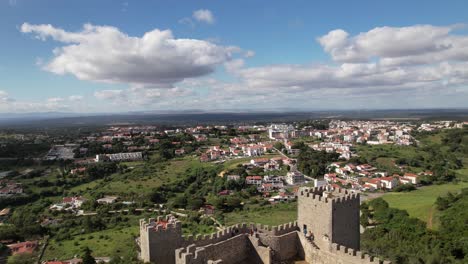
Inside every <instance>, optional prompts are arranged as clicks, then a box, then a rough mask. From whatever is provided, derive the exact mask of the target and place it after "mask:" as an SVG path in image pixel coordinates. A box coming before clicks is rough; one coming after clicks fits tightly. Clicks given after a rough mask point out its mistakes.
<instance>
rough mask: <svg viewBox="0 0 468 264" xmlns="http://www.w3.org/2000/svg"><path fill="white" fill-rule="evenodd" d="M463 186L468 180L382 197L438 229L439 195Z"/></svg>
mask: <svg viewBox="0 0 468 264" xmlns="http://www.w3.org/2000/svg"><path fill="white" fill-rule="evenodd" d="M463 188H468V183H467V182H461V183H458V184H453V183H447V184H442V185H432V186H426V187H423V188H421V189H418V190H416V191H412V192H409V193H406V192H400V193H396V192H395V193H387V194H385V195H384V196H382V198H383V199H384V200H385V201H387V202H388V203H389V205H390V207H394V208H398V209H402V210H406V211H408V213H409V215H410V216H411V217H416V218H419V219H421V220H422V221H424V222H426V223H428V227H429V228H432V229H437V226H438V220H437V210H436V209H435V207H434V203H435V201H436V199H437V197H439V196H441V195H445V194H446V193H448V192H458V191H460V190H461V189H463Z"/></svg>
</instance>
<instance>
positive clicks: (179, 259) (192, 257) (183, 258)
mask: <svg viewBox="0 0 468 264" xmlns="http://www.w3.org/2000/svg"><path fill="white" fill-rule="evenodd" d="M175 254H176V263H192V264H198V263H200V264H201V263H203V262H204V259H205V258H206V252H205V248H202V247H201V248H200V247H198V248H197V246H196V245H195V244H192V245H189V246H187V247H186V248H179V249H176V251H175Z"/></svg>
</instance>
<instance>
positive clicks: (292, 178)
mask: <svg viewBox="0 0 468 264" xmlns="http://www.w3.org/2000/svg"><path fill="white" fill-rule="evenodd" d="M286 182H287V183H288V184H290V185H294V184H301V183H304V182H305V178H304V174H302V173H300V172H299V171H290V172H288V173H287V174H286Z"/></svg>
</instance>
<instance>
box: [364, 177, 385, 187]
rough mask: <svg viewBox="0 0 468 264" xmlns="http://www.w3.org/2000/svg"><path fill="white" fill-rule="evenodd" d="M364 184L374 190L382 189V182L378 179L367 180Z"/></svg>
mask: <svg viewBox="0 0 468 264" xmlns="http://www.w3.org/2000/svg"><path fill="white" fill-rule="evenodd" d="M366 184H367V185H369V186H372V187H373V188H374V189H380V188H382V182H381V180H380V179H369V181H368V182H366V183H365V184H364V185H366Z"/></svg>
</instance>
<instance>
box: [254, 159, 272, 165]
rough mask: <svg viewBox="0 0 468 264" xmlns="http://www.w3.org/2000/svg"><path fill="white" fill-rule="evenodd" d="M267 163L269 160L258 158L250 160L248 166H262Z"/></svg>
mask: <svg viewBox="0 0 468 264" xmlns="http://www.w3.org/2000/svg"><path fill="white" fill-rule="evenodd" d="M269 161H270V160H269V159H268V158H258V159H252V160H250V164H252V165H255V166H264V165H265V164H267V163H268V162H269Z"/></svg>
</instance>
